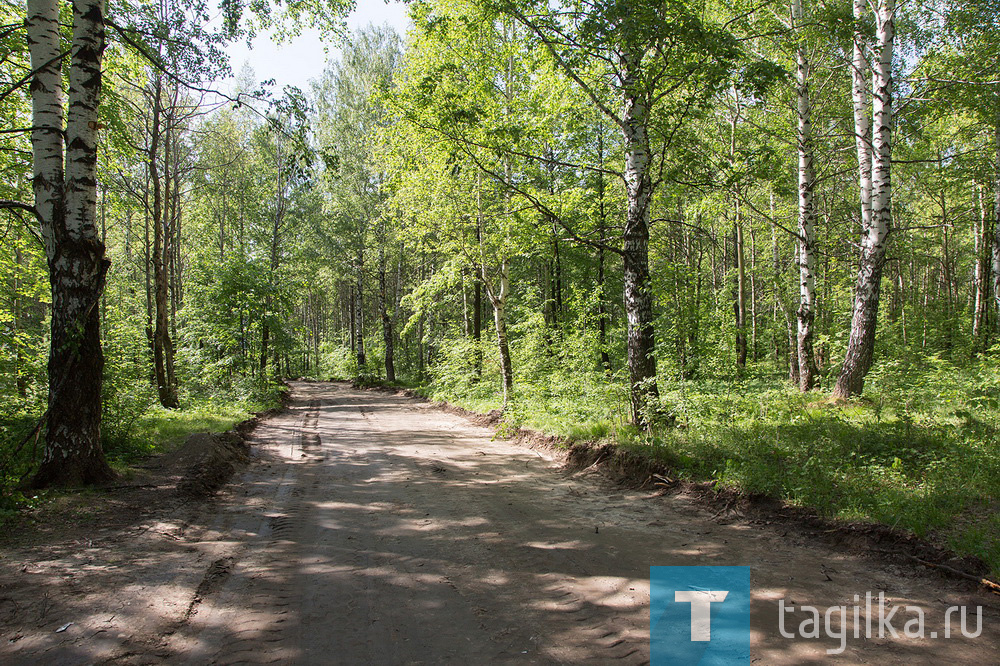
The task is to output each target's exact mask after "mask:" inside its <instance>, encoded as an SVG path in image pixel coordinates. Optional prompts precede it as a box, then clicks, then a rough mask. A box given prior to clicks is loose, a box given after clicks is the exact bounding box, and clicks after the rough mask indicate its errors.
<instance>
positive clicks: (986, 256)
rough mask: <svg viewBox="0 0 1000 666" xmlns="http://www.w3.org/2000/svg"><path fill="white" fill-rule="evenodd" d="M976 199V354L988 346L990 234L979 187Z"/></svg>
mask: <svg viewBox="0 0 1000 666" xmlns="http://www.w3.org/2000/svg"><path fill="white" fill-rule="evenodd" d="M976 199H977V201H978V204H979V218H978V220H977V228H976V229H975V230H974V234H975V236H974V239H973V241H974V243H973V245H974V248H975V253H976V273H975V279H976V285H975V286H976V295H975V303H974V305H973V318H972V338H973V342H974V345H973V350H974V352H976V353H978V352H981V351H983V350H985V349H986V348H987V347H988V346H989V337H990V336H989V297H990V279H991V270H990V268H991V267H990V249H991V243H990V239H991V238H992V233H991V229H990V218H989V215H987V213H986V202H985V201H984V200H983V199H984V193H983V188H982V187H981V186H977V187H976Z"/></svg>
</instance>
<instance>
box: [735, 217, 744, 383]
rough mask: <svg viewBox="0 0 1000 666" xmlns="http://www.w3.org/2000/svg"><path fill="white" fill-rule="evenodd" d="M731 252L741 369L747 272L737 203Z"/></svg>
mask: <svg viewBox="0 0 1000 666" xmlns="http://www.w3.org/2000/svg"><path fill="white" fill-rule="evenodd" d="M733 254H734V258H735V260H736V276H735V277H736V284H735V287H736V289H735V292H736V293H735V296H736V297H735V298H734V299H733V312H734V314H735V315H736V367H737V368H739V369H740V370H743V369H745V368H746V367H747V273H746V260H745V254H744V242H743V223H742V220H741V219H740V210H739V204H737V206H736V215H735V220H734V221H733Z"/></svg>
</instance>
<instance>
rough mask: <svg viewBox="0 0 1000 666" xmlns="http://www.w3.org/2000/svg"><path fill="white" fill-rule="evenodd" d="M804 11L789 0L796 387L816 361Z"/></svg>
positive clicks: (807, 381) (807, 384)
mask: <svg viewBox="0 0 1000 666" xmlns="http://www.w3.org/2000/svg"><path fill="white" fill-rule="evenodd" d="M803 22H804V12H803V8H802V0H792V29H793V31H795V33H796V34H795V39H796V41H797V45H796V49H795V98H796V109H797V111H798V125H797V133H796V144H797V146H798V158H799V166H798V179H799V228H798V232H799V233H798V261H799V309H798V312H797V313H796V318H797V321H798V338H797V346H798V363H799V373H798V375H799V376H798V379H799V388H800V389H801V390H802V391H808V390H809V389H811V388H812V387H813V384H814V382H815V375H816V361H815V359H814V357H813V322H814V320H815V317H816V313H815V307H816V192H815V188H816V169H815V166H814V164H813V132H812V120H811V117H812V105H811V100H810V98H809V80H810V76H811V71H812V68H811V66H810V61H809V52H808V50H807V44H806V40H805V36H804V35H803V34H802V24H803Z"/></svg>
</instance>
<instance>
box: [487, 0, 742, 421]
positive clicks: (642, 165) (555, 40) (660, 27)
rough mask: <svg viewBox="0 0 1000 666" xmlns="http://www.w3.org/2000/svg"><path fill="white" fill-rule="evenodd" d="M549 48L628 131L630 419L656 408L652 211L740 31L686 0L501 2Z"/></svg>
mask: <svg viewBox="0 0 1000 666" xmlns="http://www.w3.org/2000/svg"><path fill="white" fill-rule="evenodd" d="M498 7H499V8H500V9H501V11H503V12H506V13H507V14H509V15H510V16H513V17H514V18H515V19H516V20H517V21H518V22H519V23H521V24H522V25H524V26H525V27H526V28H527V29H528V30H529V31H530V33H531V34H533V35H534V36H535V37H536V38H537V39H538V40H539V41H541V42H542V43H543V44H544V46H545V48H546V49H547V50H548V51H549V53H550V54H551V56H552V59H553V61H554V63H555V66H556V67H557V68H558V69H559V70H561V71H562V72H563V73H564V74H565V75H566V76H568V77H569V78H570V79H571V80H572V81H573V82H574V83H575V84H576V85H577V86H579V88H580V89H581V90H583V92H584V93H585V94H586V95H587V97H588V98H590V100H591V102H593V104H594V106H595V107H596V108H597V109H599V110H600V111H601V113H602V114H603V115H604V116H606V117H607V118H608V119H609V120H610V121H611V122H612V123H614V125H615V126H617V127H618V129H619V131H620V132H621V136H622V141H623V145H624V155H623V157H624V160H623V168H622V172H621V177H622V180H623V181H624V183H625V189H626V212H625V220H624V223H623V226H622V233H621V246H620V248H616V251H617V252H618V253H619V254H620V256H621V257H622V267H623V271H624V278H625V279H624V294H623V296H624V299H623V300H624V305H625V315H626V319H627V321H628V327H627V333H626V335H627V344H626V349H627V356H628V371H629V395H630V402H631V409H632V418H633V421H634V422H635V423H636V424H639V425H643V424H645V423H646V421H647V417H648V415H649V412H650V411H651V410H655V409H658V407H659V405H658V403H659V391H658V388H657V382H656V359H655V356H654V353H655V332H654V327H653V300H652V295H651V293H650V289H651V287H650V275H649V228H650V221H651V215H650V211H651V208H652V204H653V198H654V195H655V192H656V189H657V187H659V185H660V184H661V183H662V182H663V179H664V175H665V172H668V171H669V170H670V169H669V165H667V164H666V160H667V155H668V153H669V151H670V149H671V148H672V142H673V139H674V137H675V136H676V133H677V129H678V128H679V127H680V126H681V125H683V123H685V122H686V121H687V119H688V118H689V117H690V115H691V114H692V113H694V112H695V111H696V110H697V109H699V108H700V106H701V104H702V103H704V102H705V101H706V100H707V99H709V98H710V97H711V95H712V93H714V91H715V90H716V88H717V86H718V85H719V84H721V83H722V82H723V81H725V80H726V79H727V77H728V75H729V73H730V69H731V67H732V65H733V63H734V62H735V61H736V60H737V59H738V58H739V56H740V53H739V50H738V48H737V46H736V43H735V40H734V39H733V38H732V35H731V34H730V33H729V32H727V31H726V30H725V29H723V28H721V27H719V26H716V25H715V24H713V23H712V21H711V20H709V19H707V18H705V17H706V16H707V15H708V14H707V13H706V12H704V11H702V10H703V8H702V7H699V6H695V4H689V3H686V2H681V1H670V2H652V1H646V0H643V1H641V2H625V1H624V0H602V1H599V2H571V3H568V4H567V5H566V6H565V7H558V8H552V7H550V6H549V5H544V4H536V3H519V2H513V1H508V2H503V3H501V4H499V5H498Z"/></svg>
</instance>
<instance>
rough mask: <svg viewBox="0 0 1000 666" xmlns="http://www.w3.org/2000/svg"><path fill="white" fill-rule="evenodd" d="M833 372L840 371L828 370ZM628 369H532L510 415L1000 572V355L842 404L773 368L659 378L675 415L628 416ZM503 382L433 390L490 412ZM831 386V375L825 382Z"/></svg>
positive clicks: (935, 364)
mask: <svg viewBox="0 0 1000 666" xmlns="http://www.w3.org/2000/svg"><path fill="white" fill-rule="evenodd" d="M827 379H828V381H832V379H833V378H827ZM622 386H623V383H622V382H621V381H620V380H612V381H608V380H607V379H605V377H604V376H603V374H601V373H596V372H595V373H573V374H568V373H567V374H565V375H564V374H560V373H550V374H548V375H546V376H544V377H540V378H536V379H535V380H534V381H532V380H531V379H530V378H525V377H522V378H520V381H519V382H518V383H517V384H516V386H515V389H516V395H515V400H514V401H513V402H512V404H511V406H510V407H509V409H508V410H507V412H506V413H505V416H504V421H505V424H506V425H507V426H508V427H514V426H521V425H523V426H525V427H528V428H532V429H535V430H539V431H542V432H546V433H549V434H555V435H560V436H562V437H566V438H567V439H570V440H587V441H599V440H607V441H615V442H616V443H618V444H619V445H621V446H623V447H627V448H629V449H631V450H634V451H637V452H640V453H642V454H643V455H648V456H652V457H654V458H656V459H657V460H659V461H661V462H663V463H665V464H666V465H668V466H669V467H670V468H671V469H673V470H674V472H675V473H676V474H677V475H678V476H679V477H681V478H686V479H690V480H697V481H704V480H711V481H714V482H715V483H716V484H717V486H718V487H719V488H733V489H738V490H740V491H742V492H745V493H748V494H762V495H767V496H770V497H774V498H778V499H781V500H784V501H786V502H788V503H791V504H793V505H798V506H802V507H808V508H810V509H812V510H814V511H816V512H817V513H818V514H820V515H822V516H825V517H829V518H834V519H841V520H845V521H855V520H863V521H874V522H879V523H883V524H886V525H890V526H893V527H897V528H901V529H904V530H908V531H910V532H912V533H914V534H916V535H917V536H920V537H924V538H928V539H930V540H932V541H934V542H937V543H941V544H943V545H947V546H948V547H950V548H952V549H953V550H954V551H956V552H957V553H959V554H963V555H974V556H976V557H979V558H981V559H982V560H983V561H985V562H986V563H987V565H988V566H990V567H991V569H992V571H993V575H997V574H1000V512H998V511H997V508H998V506H1000V363H998V361H997V359H986V360H985V361H983V362H981V363H978V364H976V365H974V366H965V367H956V366H954V365H952V364H950V363H948V362H947V361H944V360H941V359H938V358H935V357H932V358H930V359H925V360H922V361H921V362H919V363H917V362H913V363H904V362H901V361H895V362H892V363H886V364H883V365H880V366H878V367H877V368H876V369H874V370H873V371H872V373H871V374H870V375H869V378H868V383H867V387H866V392H865V395H864V397H862V398H861V399H858V400H854V401H850V402H847V403H842V404H834V403H833V402H831V401H830V400H829V399H828V395H829V391H828V390H824V389H820V390H818V391H814V392H811V393H809V394H805V395H803V394H801V393H799V392H798V391H796V390H795V389H794V388H793V387H791V386H790V385H789V384H788V383H787V382H786V381H785V380H783V379H782V378H779V377H773V376H770V377H769V376H757V377H748V378H746V379H741V380H735V379H734V380H724V379H702V380H698V381H663V380H662V379H661V381H660V392H661V399H662V402H663V406H664V409H665V410H667V411H670V412H672V413H673V414H675V415H676V417H677V419H676V425H675V426H671V427H659V428H654V429H653V430H652V431H651V432H638V431H637V430H636V429H635V428H632V427H631V426H629V425H627V424H626V423H624V419H623V415H624V413H625V411H626V410H625V396H624V392H623V390H622ZM498 388H499V387H498V386H497V385H496V384H495V382H490V381H485V380H484V381H482V382H480V383H478V384H474V385H465V386H463V385H461V384H457V383H455V382H451V383H447V384H444V383H437V384H435V383H432V384H430V385H429V386H427V387H425V388H424V393H426V394H427V395H428V396H429V397H431V398H434V399H439V400H448V401H450V402H453V403H455V404H457V405H459V406H461V407H464V408H466V409H471V410H474V411H480V412H485V411H489V410H491V409H497V408H499V407H500V402H499V399H498V398H497V396H498V395H499V391H498ZM827 388H828V387H827Z"/></svg>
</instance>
